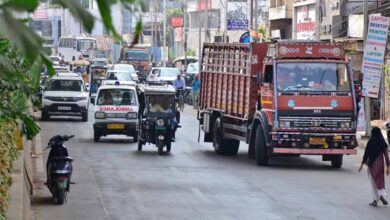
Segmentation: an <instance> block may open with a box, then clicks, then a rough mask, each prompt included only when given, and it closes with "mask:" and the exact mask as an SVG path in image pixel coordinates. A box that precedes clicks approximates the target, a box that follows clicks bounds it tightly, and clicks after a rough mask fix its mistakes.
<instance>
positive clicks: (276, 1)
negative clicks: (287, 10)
mask: <svg viewBox="0 0 390 220" xmlns="http://www.w3.org/2000/svg"><path fill="white" fill-rule="evenodd" d="M284 5H286V0H271V8H276V7H279V6H284Z"/></svg>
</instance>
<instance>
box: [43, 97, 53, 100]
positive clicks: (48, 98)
mask: <svg viewBox="0 0 390 220" xmlns="http://www.w3.org/2000/svg"><path fill="white" fill-rule="evenodd" d="M42 98H43V99H47V100H53V98H54V97H53V96H43V97H42Z"/></svg>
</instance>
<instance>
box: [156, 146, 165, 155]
mask: <svg viewBox="0 0 390 220" xmlns="http://www.w3.org/2000/svg"><path fill="white" fill-rule="evenodd" d="M157 148H158V155H163V153H164V146H162V145H160V146H158V147H157Z"/></svg>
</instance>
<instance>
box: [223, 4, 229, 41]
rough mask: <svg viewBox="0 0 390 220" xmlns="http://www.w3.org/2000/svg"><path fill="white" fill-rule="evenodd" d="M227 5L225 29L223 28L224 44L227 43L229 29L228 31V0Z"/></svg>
mask: <svg viewBox="0 0 390 220" xmlns="http://www.w3.org/2000/svg"><path fill="white" fill-rule="evenodd" d="M224 3H225V8H224V14H225V19H224V24H225V27H224V28H223V42H225V43H227V38H228V37H227V29H228V14H227V9H228V0H225V1H224Z"/></svg>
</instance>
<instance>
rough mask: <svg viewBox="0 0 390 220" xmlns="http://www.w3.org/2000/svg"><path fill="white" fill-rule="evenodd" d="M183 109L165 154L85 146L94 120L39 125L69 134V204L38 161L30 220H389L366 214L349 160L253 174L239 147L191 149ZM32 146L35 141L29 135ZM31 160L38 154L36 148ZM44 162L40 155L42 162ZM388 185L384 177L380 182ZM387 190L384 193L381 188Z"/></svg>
mask: <svg viewBox="0 0 390 220" xmlns="http://www.w3.org/2000/svg"><path fill="white" fill-rule="evenodd" d="M188 108H189V107H187V109H185V111H184V113H183V114H182V126H183V127H182V128H181V129H179V130H178V132H177V138H176V140H177V142H176V143H174V144H173V145H172V150H171V153H170V154H168V155H164V156H158V154H157V149H156V148H155V147H154V146H152V145H150V146H144V150H143V151H142V152H138V151H137V144H136V143H132V141H131V139H127V138H125V137H121V136H111V137H107V138H102V141H101V142H100V143H94V142H93V129H92V123H93V114H92V112H90V113H91V114H90V115H89V116H90V117H89V121H88V122H81V121H80V120H79V119H74V120H69V119H65V118H59V119H55V120H53V121H48V122H40V126H41V128H42V132H41V137H40V139H41V142H42V145H45V144H46V143H47V141H48V139H49V138H50V137H51V136H53V135H55V134H75V135H76V137H75V138H74V139H72V140H71V141H69V142H67V147H68V149H69V152H70V154H71V156H72V157H73V158H74V160H75V161H74V173H73V177H72V178H73V181H75V182H76V184H75V185H71V190H70V193H69V195H68V201H67V202H66V203H65V204H64V205H62V206H59V205H55V204H54V202H53V200H52V199H51V195H50V193H49V190H48V189H47V188H46V187H45V186H44V185H43V179H42V177H43V176H44V173H43V167H42V166H43V164H44V163H45V160H44V161H42V160H41V159H42V157H41V155H38V158H35V159H34V161H35V162H34V164H35V165H34V166H36V168H37V170H38V173H37V174H38V177H40V178H41V179H37V180H36V186H37V188H36V191H35V195H34V196H33V199H32V208H33V212H34V213H33V214H34V216H33V218H34V219H44V220H46V219H48V220H51V219H56V220H61V219H72V220H73V219H85V220H87V219H91V220H99V219H113V220H114V219H115V220H117V219H118V220H119V219H126V220H127V219H202V220H203V219H210V220H215V219H220V220H222V219H305V220H306V219H364V220H367V219H375V220H378V219H389V218H390V207H384V206H381V207H378V208H372V207H370V206H368V203H369V202H371V194H370V188H369V187H370V185H369V181H368V179H367V175H366V172H362V173H358V172H357V169H358V165H359V162H360V161H361V154H362V150H361V149H360V150H359V155H358V156H348V157H345V159H344V165H343V168H342V169H332V168H331V167H330V162H322V161H321V158H320V157H318V156H301V157H277V158H273V159H272V160H271V165H270V166H268V167H258V166H256V165H255V162H254V161H253V160H250V159H248V157H247V145H245V144H243V143H241V145H240V151H239V153H238V155H237V156H234V157H229V156H220V155H216V154H215V153H214V151H213V149H212V146H211V144H209V143H199V144H198V142H197V134H198V126H197V120H196V113H195V111H193V110H189V109H188ZM123 138H124V139H123ZM38 139H39V138H38ZM37 147H38V151H37V152H38V154H39V146H37ZM46 157H47V152H44V154H43V158H44V159H45V158H46ZM387 188H388V189H389V188H390V178H389V177H387ZM389 193H390V191H389Z"/></svg>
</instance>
